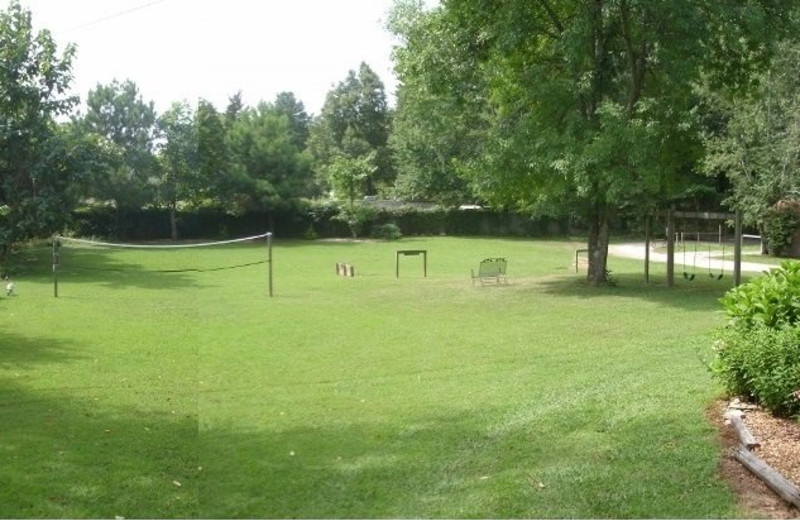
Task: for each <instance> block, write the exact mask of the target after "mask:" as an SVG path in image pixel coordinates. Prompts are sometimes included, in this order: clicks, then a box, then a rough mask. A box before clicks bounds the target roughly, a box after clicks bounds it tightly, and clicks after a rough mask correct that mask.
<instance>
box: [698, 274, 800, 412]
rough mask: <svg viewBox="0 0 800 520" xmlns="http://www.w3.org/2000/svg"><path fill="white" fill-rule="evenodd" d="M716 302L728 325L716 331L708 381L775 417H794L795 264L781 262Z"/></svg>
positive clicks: (797, 375)
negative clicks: (723, 308) (744, 398)
mask: <svg viewBox="0 0 800 520" xmlns="http://www.w3.org/2000/svg"><path fill="white" fill-rule="evenodd" d="M720 301H721V302H722V304H723V305H724V306H725V310H726V312H727V314H728V317H729V318H730V320H729V322H728V324H726V325H725V326H724V327H722V328H720V329H718V330H717V334H716V338H717V339H716V341H715V343H714V349H713V359H712V361H711V363H710V369H711V372H712V374H713V376H714V378H715V379H717V380H719V381H720V382H721V383H722V384H723V385H724V386H725V389H726V390H727V391H728V392H729V393H730V394H732V395H743V396H746V397H749V398H751V399H755V400H756V401H757V402H759V403H760V404H761V405H762V406H764V407H765V408H767V409H768V410H770V411H772V412H773V413H775V414H778V415H794V414H797V413H800V400H799V399H798V398H797V391H798V390H800V262H797V261H791V260H789V261H785V262H783V263H782V264H781V266H780V268H778V269H774V270H773V271H770V272H768V273H765V274H764V275H763V276H760V277H758V278H756V279H754V280H752V281H750V282H749V283H746V284H743V285H740V286H739V287H735V288H733V289H731V290H730V291H728V292H727V293H726V294H725V296H724V297H723V298H722V299H721V300H720Z"/></svg>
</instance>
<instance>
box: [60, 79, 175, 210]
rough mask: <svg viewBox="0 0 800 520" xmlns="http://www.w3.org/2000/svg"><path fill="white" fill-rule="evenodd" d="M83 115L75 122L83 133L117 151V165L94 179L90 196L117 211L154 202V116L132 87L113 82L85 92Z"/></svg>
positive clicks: (127, 83) (155, 167)
mask: <svg viewBox="0 0 800 520" xmlns="http://www.w3.org/2000/svg"><path fill="white" fill-rule="evenodd" d="M86 106H87V112H86V115H84V116H83V117H79V118H76V123H77V124H80V125H81V126H82V128H83V130H84V131H85V132H90V133H94V134H97V135H99V136H102V137H104V138H106V139H107V140H108V141H110V142H111V143H113V144H114V145H116V146H117V147H119V149H120V151H121V156H120V159H121V160H120V162H119V163H118V164H116V165H114V166H113V167H112V168H110V169H109V170H108V172H107V174H106V175H105V176H104V177H103V178H99V179H96V182H95V184H94V186H93V191H92V193H91V195H93V196H94V197H96V198H98V199H100V200H111V201H113V202H114V205H115V207H116V208H117V209H118V210H121V209H139V208H141V207H142V206H143V205H145V204H148V203H151V202H153V201H154V193H153V189H152V186H153V183H152V182H151V179H152V178H155V177H158V175H159V174H158V171H157V168H158V164H157V162H156V160H155V156H154V153H153V151H154V142H155V141H154V137H155V130H156V128H155V123H156V113H155V109H154V107H153V102H152V101H150V102H145V101H144V100H143V99H142V97H141V95H140V94H139V90H138V88H137V86H136V84H135V83H134V82H133V81H130V80H127V81H125V82H122V83H120V82H119V81H117V80H114V81H113V82H112V83H111V84H110V85H100V84H98V85H97V86H96V87H95V88H94V89H93V90H90V91H89V95H88V96H87V100H86Z"/></svg>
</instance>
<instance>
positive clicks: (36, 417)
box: [0, 381, 198, 518]
mask: <svg viewBox="0 0 800 520" xmlns="http://www.w3.org/2000/svg"><path fill="white" fill-rule="evenodd" d="M0 424H2V425H3V426H2V428H1V429H0V446H2V448H0V466H1V467H2V468H3V471H2V472H0V517H2V518H114V517H115V516H118V517H120V516H124V517H126V518H171V517H191V516H195V515H196V514H197V492H196V480H197V476H198V463H197V453H196V446H197V443H196V439H197V419H196V417H177V418H176V417H175V416H172V415H169V414H160V415H156V414H153V413H142V412H137V411H136V410H131V409H129V410H124V409H123V410H119V409H117V410H110V409H107V408H106V409H104V408H103V407H101V406H98V404H97V403H96V402H91V401H88V402H87V401H85V400H73V399H71V398H69V397H65V396H64V395H59V392H58V391H57V390H55V391H52V392H43V391H42V392H39V391H32V390H26V389H23V388H22V387H20V386H18V385H16V384H14V383H12V382H9V381H2V382H0Z"/></svg>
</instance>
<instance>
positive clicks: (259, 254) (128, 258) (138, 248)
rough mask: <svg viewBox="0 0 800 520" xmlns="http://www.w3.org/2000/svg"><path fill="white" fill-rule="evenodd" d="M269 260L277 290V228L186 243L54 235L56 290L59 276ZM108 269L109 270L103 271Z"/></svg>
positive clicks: (209, 268)
mask: <svg viewBox="0 0 800 520" xmlns="http://www.w3.org/2000/svg"><path fill="white" fill-rule="evenodd" d="M258 266H262V267H261V268H263V266H266V273H267V277H268V282H269V295H270V296H272V234H271V233H263V234H260V235H253V236H247V237H241V238H235V239H231V240H219V241H213V242H182V243H172V242H170V243H158V242H146V243H123V242H105V241H100V240H95V239H92V238H77V237H65V236H57V237H55V239H54V240H53V274H54V294H55V296H58V282H59V277H60V278H61V279H62V281H63V280H64V279H65V278H66V277H67V276H91V275H90V274H88V273H95V276H114V273H120V274H121V273H126V275H130V274H134V275H135V274H142V275H144V274H148V275H169V274H177V273H212V272H219V271H227V270H234V269H247V268H252V269H259V267H258ZM101 273H104V274H101Z"/></svg>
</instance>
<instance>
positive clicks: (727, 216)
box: [644, 208, 742, 287]
mask: <svg viewBox="0 0 800 520" xmlns="http://www.w3.org/2000/svg"><path fill="white" fill-rule="evenodd" d="M661 215H663V216H664V217H665V218H666V221H667V286H668V287H672V286H673V285H675V220H676V219H694V220H716V221H733V228H734V242H733V244H734V246H733V285H734V286H737V285H740V284H741V283H742V217H741V214H740V213H738V212H737V213H720V212H712V211H705V212H703V211H676V210H675V209H674V208H670V209H668V210H667V211H666V212H665V213H662V214H661ZM661 215H655V216H661ZM652 218H653V216H648V217H647V219H646V221H645V242H646V244H645V260H644V279H645V281H646V282H650V241H651V238H652V236H651V230H650V228H651V225H650V224H651V220H652ZM683 244H684V248H685V247H686V242H684V243H683ZM695 256H696V255H695ZM685 258H686V256H685V255H684V261H685ZM695 262H696V259H695ZM684 267H685V266H684ZM684 277H686V278H687V279H688V277H687V276H686V273H684ZM720 278H722V277H721V276H719V277H718V278H717V279H720Z"/></svg>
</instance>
